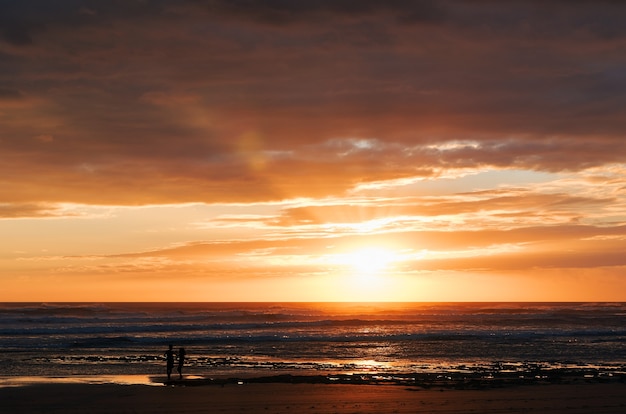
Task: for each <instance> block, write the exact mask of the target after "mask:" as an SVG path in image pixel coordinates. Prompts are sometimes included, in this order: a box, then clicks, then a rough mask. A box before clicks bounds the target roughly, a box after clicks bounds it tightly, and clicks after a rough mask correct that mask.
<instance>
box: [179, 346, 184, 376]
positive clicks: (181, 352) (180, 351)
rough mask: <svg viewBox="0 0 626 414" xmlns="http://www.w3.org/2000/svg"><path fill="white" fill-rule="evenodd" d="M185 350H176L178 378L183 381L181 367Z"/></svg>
mask: <svg viewBox="0 0 626 414" xmlns="http://www.w3.org/2000/svg"><path fill="white" fill-rule="evenodd" d="M185 354H186V352H185V348H182V347H181V348H180V349H179V350H178V377H179V378H180V379H183V365H184V364H185Z"/></svg>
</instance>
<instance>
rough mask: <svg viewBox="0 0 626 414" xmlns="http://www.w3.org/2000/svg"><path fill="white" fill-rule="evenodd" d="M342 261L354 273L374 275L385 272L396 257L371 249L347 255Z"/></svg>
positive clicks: (389, 253) (386, 252)
mask: <svg viewBox="0 0 626 414" xmlns="http://www.w3.org/2000/svg"><path fill="white" fill-rule="evenodd" d="M343 260H344V264H346V265H348V266H350V267H351V269H352V271H354V272H356V273H359V274H363V275H374V274H378V273H381V272H383V271H385V270H386V269H387V268H388V267H389V266H390V265H391V264H392V263H393V262H394V261H395V260H396V256H395V254H394V253H392V252H390V251H388V250H385V249H382V248H374V247H373V248H367V249H362V250H358V251H355V252H353V253H348V254H346V255H345V257H344V258H343Z"/></svg>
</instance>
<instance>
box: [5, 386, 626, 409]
mask: <svg viewBox="0 0 626 414" xmlns="http://www.w3.org/2000/svg"><path fill="white" fill-rule="evenodd" d="M0 403H1V405H2V412H3V413H23V414H30V413H87V412H89V413H94V414H104V413H134V414H143V413H146V414H147V413H181V414H186V413H189V414H191V413H285V414H286V413H303V412H306V413H329V414H330V413H421V412H423V413H522V412H523V413H568V414H576V413H596V414H602V413H620V414H622V413H624V412H626V384H624V383H623V382H612V383H577V384H565V385H564V384H536V385H517V386H509V387H502V388H485V389H462V390H459V389H451V388H439V387H430V388H428V389H425V388H421V387H417V386H402V385H371V384H370V385H361V384H310V383H299V384H287V383H246V384H243V385H237V384H231V383H227V384H223V385H216V384H212V385H203V386H144V385H116V384H36V385H30V386H23V387H6V388H0Z"/></svg>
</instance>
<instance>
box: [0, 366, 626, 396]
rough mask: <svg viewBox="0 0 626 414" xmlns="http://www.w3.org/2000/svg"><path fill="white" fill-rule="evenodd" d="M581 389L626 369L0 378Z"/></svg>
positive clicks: (12, 382) (10, 382) (14, 380)
mask: <svg viewBox="0 0 626 414" xmlns="http://www.w3.org/2000/svg"><path fill="white" fill-rule="evenodd" d="M582 383H602V384H606V383H621V384H626V371H625V370H623V369H615V368H612V369H607V368H598V367H589V368H549V369H546V368H542V367H540V366H537V367H536V369H534V370H528V371H523V372H520V371H508V370H489V371H475V370H466V371H445V370H444V371H439V372H405V373H398V372H385V371H377V372H353V373H343V372H339V373H332V372H324V373H307V374H302V373H299V372H293V371H292V372H275V373H272V374H270V375H259V373H255V374H253V373H247V374H245V373H240V375H236V374H235V375H217V376H209V375H197V374H187V375H184V377H183V379H178V378H177V376H172V379H171V380H168V379H167V378H166V377H165V375H154V374H133V375H113V374H103V375H75V376H74V375H69V376H0V388H4V387H20V386H29V385H36V384H91V385H98V384H116V385H149V386H157V387H158V386H174V387H198V386H211V385H220V386H225V385H231V384H234V385H244V384H311V385H313V384H317V385H329V384H344V385H345V384H351V385H390V386H413V387H420V388H422V389H430V388H440V389H459V390H461V389H477V390H480V389H488V388H503V387H511V386H521V385H525V386H526V385H539V384H553V385H558V384H560V385H572V384H582Z"/></svg>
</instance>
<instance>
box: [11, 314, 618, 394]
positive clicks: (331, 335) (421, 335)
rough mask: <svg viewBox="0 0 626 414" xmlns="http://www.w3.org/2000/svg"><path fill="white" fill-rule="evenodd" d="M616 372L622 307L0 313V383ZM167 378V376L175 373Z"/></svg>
mask: <svg viewBox="0 0 626 414" xmlns="http://www.w3.org/2000/svg"><path fill="white" fill-rule="evenodd" d="M170 344H171V345H173V347H174V349H175V351H177V350H178V349H179V348H180V347H184V348H185V350H186V359H185V363H184V367H183V373H184V374H185V375H186V376H191V377H198V378H235V377H237V378H239V377H240V378H252V377H264V376H272V375H285V374H288V375H298V376H305V375H377V376H380V377H381V378H383V377H384V376H402V375H409V374H413V373H422V374H424V373H426V374H428V373H437V374H439V375H445V374H446V373H458V372H464V373H470V374H471V373H474V374H475V373H482V374H484V375H492V374H493V373H498V372H503V371H506V372H512V373H514V374H516V375H517V374H519V375H520V376H523V375H532V373H533V372H537V369H538V368H541V369H543V370H550V369H574V370H576V369H583V370H584V369H592V370H593V372H595V373H596V374H598V373H599V374H602V373H606V374H607V375H613V374H615V375H624V374H625V373H626V303H0V376H1V377H2V378H1V379H0V385H2V384H5V385H6V384H10V383H11V381H12V380H15V381H17V379H18V378H31V379H32V378H106V377H110V378H116V377H123V376H128V377H130V378H144V377H146V378H153V379H154V378H161V377H163V376H164V375H165V370H166V368H165V356H164V354H165V351H166V349H167V348H168V346H169V345H170ZM176 375H177V374H176Z"/></svg>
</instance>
